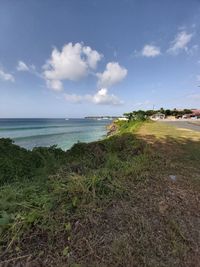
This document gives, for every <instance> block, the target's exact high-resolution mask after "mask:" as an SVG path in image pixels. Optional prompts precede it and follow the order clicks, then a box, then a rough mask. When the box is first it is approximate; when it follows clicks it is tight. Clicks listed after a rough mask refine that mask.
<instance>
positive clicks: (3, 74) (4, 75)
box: [0, 69, 15, 82]
mask: <svg viewBox="0 0 200 267" xmlns="http://www.w3.org/2000/svg"><path fill="white" fill-rule="evenodd" d="M0 79H1V80H4V81H10V82H14V81H15V78H14V76H13V75H12V74H10V73H6V72H5V71H4V70H3V69H0Z"/></svg>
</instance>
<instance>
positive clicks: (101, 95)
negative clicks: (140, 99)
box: [91, 88, 123, 105]
mask: <svg viewBox="0 0 200 267" xmlns="http://www.w3.org/2000/svg"><path fill="white" fill-rule="evenodd" d="M91 101H92V102H93V103H95V104H101V105H121V104H123V102H122V101H120V100H119V98H118V97H117V96H115V95H113V94H111V95H109V94H108V90H107V88H102V89H100V90H99V91H98V92H97V93H96V94H95V95H93V96H92V97H91Z"/></svg>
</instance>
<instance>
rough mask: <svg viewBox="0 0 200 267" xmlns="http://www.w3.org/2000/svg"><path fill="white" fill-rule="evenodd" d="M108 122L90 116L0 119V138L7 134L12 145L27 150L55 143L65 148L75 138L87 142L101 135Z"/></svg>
mask: <svg viewBox="0 0 200 267" xmlns="http://www.w3.org/2000/svg"><path fill="white" fill-rule="evenodd" d="M110 122H111V121H109V120H91V119H68V120H66V119H0V138H2V137H9V138H11V139H13V140H14V141H15V144H17V145H20V146H22V147H25V148H28V149H32V148H33V147H36V146H51V145H57V146H58V147H60V148H62V149H63V150H66V149H69V148H70V147H71V146H72V145H73V144H74V143H77V142H78V141H80V142H91V141H96V140H99V139H101V138H103V136H105V134H106V125H108V124H109V123H110Z"/></svg>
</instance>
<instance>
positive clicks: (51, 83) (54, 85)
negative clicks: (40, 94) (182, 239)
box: [46, 80, 63, 91]
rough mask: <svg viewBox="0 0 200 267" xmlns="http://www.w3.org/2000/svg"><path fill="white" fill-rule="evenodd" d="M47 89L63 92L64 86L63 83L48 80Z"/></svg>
mask: <svg viewBox="0 0 200 267" xmlns="http://www.w3.org/2000/svg"><path fill="white" fill-rule="evenodd" d="M46 83H47V87H48V88H50V89H53V90H55V91H62V89H63V85H62V82H61V81H59V80H47V81H46Z"/></svg>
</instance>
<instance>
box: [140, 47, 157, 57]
mask: <svg viewBox="0 0 200 267" xmlns="http://www.w3.org/2000/svg"><path fill="white" fill-rule="evenodd" d="M141 54H142V56H144V57H156V56H159V55H160V54H161V52H160V48H159V47H157V46H154V45H145V46H144V47H143V49H142V52H141Z"/></svg>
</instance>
